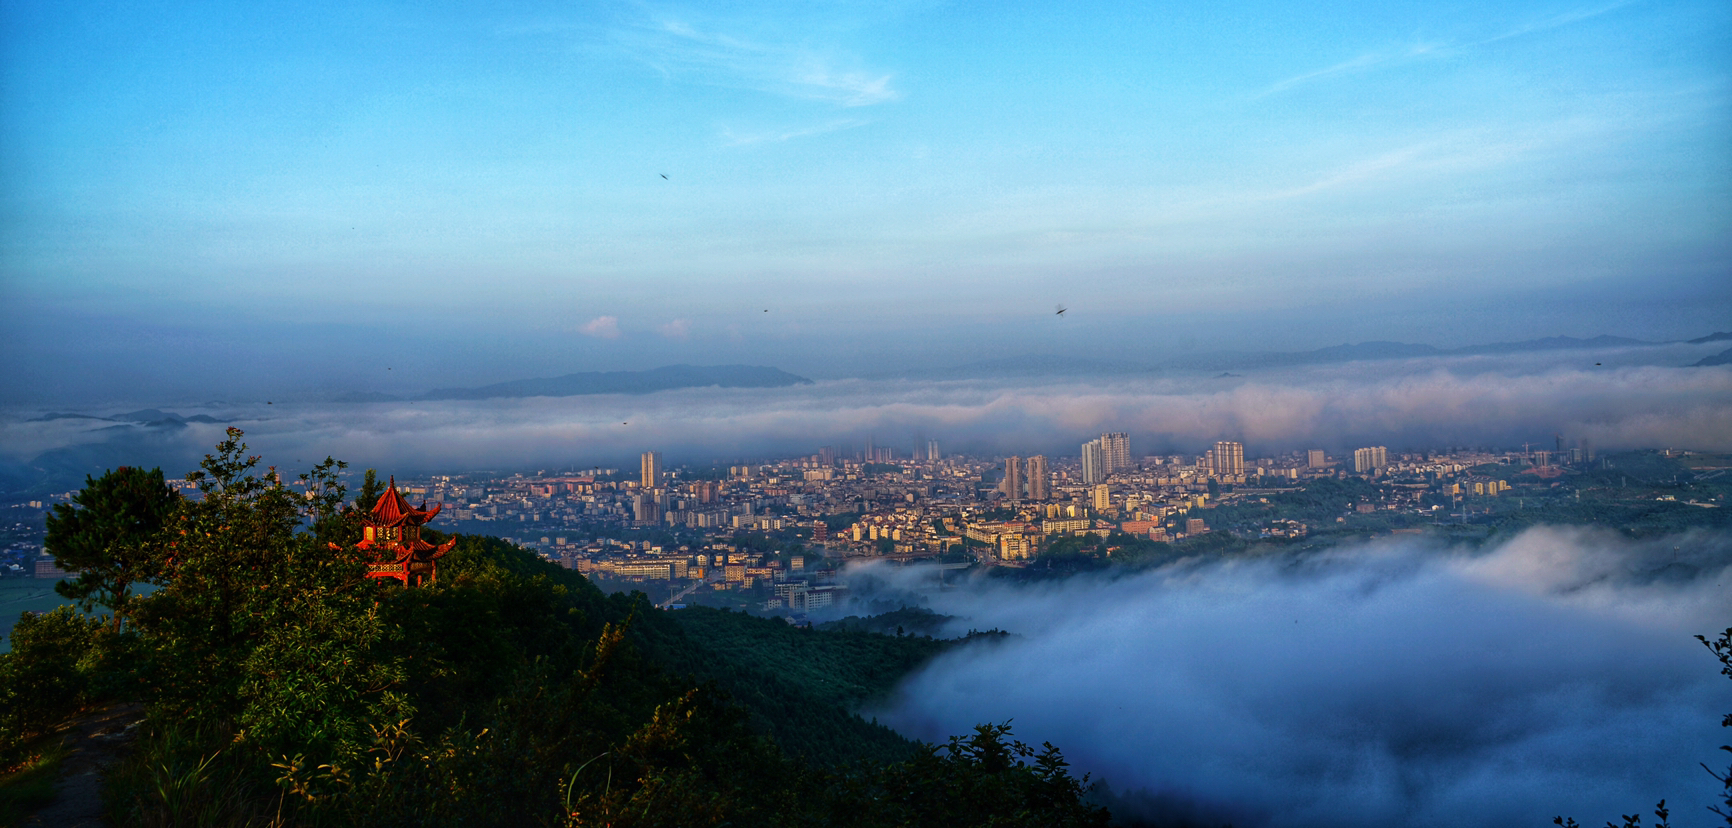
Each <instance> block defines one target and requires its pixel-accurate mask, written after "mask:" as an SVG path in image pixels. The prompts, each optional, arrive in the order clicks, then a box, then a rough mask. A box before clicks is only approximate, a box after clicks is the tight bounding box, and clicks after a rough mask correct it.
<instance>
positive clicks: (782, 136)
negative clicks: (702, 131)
mask: <svg viewBox="0 0 1732 828" xmlns="http://www.w3.org/2000/svg"><path fill="white" fill-rule="evenodd" d="M869 123H871V122H870V121H867V120H865V119H862V118H839V119H837V120H833V121H826V122H824V123H822V124H818V125H816V126H809V127H804V128H801V129H785V130H769V131H763V132H735V131H734V130H733V129H732V128H729V127H722V141H723V143H725V144H727V145H728V146H730V147H743V146H750V145H752V144H763V143H781V142H783V141H792V140H794V139H796V138H810V137H812V136H814V135H824V134H827V133H831V132H840V131H842V130H845V129H853V128H855V127H860V126H865V125H866V124H869Z"/></svg>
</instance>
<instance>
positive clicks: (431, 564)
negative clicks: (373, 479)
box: [355, 477, 457, 586]
mask: <svg viewBox="0 0 1732 828" xmlns="http://www.w3.org/2000/svg"><path fill="white" fill-rule="evenodd" d="M440 508H442V507H441V506H440V505H439V504H437V503H435V504H433V508H431V509H429V508H427V503H426V501H422V503H421V508H419V509H416V508H414V507H412V506H410V505H409V502H408V501H406V500H404V499H403V496H402V495H401V494H398V493H397V478H396V477H392V478H391V485H390V486H388V487H386V489H385V493H384V494H382V495H380V496H379V502H378V503H377V504H375V505H374V506H373V511H372V512H369V513H367V514H365V515H362V516H361V523H362V526H363V527H364V528H363V530H362V531H363V533H364V535H363V537H362V538H361V542H360V543H358V544H356V545H355V548H357V549H360V550H362V551H365V552H368V553H370V558H371V559H370V560H369V561H368V562H367V577H369V578H392V579H395V580H397V581H398V582H400V583H402V584H403V585H404V586H419V585H421V584H428V583H432V582H433V579H434V577H435V576H436V575H437V574H438V567H437V565H436V563H435V562H436V561H438V560H439V559H440V558H443V557H445V553H446V552H449V551H451V547H453V546H455V545H456V544H457V539H456V538H452V539H451V540H448V541H446V542H444V543H442V544H439V545H438V546H434V545H433V544H430V543H428V542H426V541H424V540H421V527H422V525H424V524H425V523H427V521H430V520H432V519H433V516H434V515H437V514H439V510H440Z"/></svg>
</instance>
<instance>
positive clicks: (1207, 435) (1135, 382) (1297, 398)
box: [0, 348, 1732, 472]
mask: <svg viewBox="0 0 1732 828" xmlns="http://www.w3.org/2000/svg"><path fill="white" fill-rule="evenodd" d="M1673 350H1675V349H1670V350H1669V349H1655V348H1644V349H1626V350H1622V351H1606V352H1585V351H1572V352H1568V353H1548V354H1539V355H1519V356H1513V357H1455V358H1427V359H1414V360H1385V361H1376V362H1358V363H1346V364H1336V365H1320V366H1308V367H1302V368H1284V369H1279V370H1274V369H1269V370H1262V371H1255V372H1246V373H1245V374H1244V375H1243V376H1212V375H1201V374H1182V373H1173V374H1162V375H1143V376H1118V377H1113V376H1103V377H1087V378H1068V379H1067V378H1063V377H1046V378H1034V379H976V380H949V381H937V380H919V379H881V380H866V379H846V380H829V381H823V382H819V383H817V384H816V385H806V386H794V387H789V388H775V389H721V388H708V389H686V390H679V391H667V392H661V393H656V394H646V395H635V396H634V395H599V396H584V397H561V398H547V397H539V398H526V399H495V400H480V401H439V402H391V403H369V404H333V403H316V402H293V401H287V400H283V401H271V402H270V403H269V404H265V403H249V404H245V405H237V404H226V403H209V404H197V405H179V406H175V405H173V404H172V403H164V402H151V403H149V404H151V405H153V406H154V407H159V408H163V409H165V410H172V411H174V412H175V413H177V414H180V415H183V416H187V415H193V414H207V415H209V416H212V417H215V418H217V419H219V420H221V421H223V422H224V423H233V424H234V425H236V426H238V427H240V428H242V429H244V430H245V431H246V432H247V439H248V442H249V443H250V444H251V445H252V446H253V448H254V450H255V451H258V452H260V453H262V454H264V455H265V457H266V458H267V461H270V462H278V463H282V464H286V465H290V466H298V465H306V464H309V463H310V462H312V461H314V460H317V459H320V458H323V457H325V456H326V455H332V456H335V457H337V458H339V459H345V460H348V461H350V462H352V463H355V464H357V465H360V466H374V467H378V468H381V469H396V470H400V471H404V472H417V471H418V472H438V471H446V472H454V471H464V470H476V469H512V470H521V469H535V468H548V469H554V468H573V467H584V466H589V465H594V464H618V463H629V461H630V460H631V458H633V457H635V455H636V454H638V453H639V452H643V451H647V450H652V449H653V450H660V451H662V452H663V454H664V456H665V457H667V458H668V459H669V461H670V462H685V461H696V462H710V461H723V462H738V461H740V460H743V459H763V458H767V457H774V456H778V455H783V456H785V455H788V454H807V453H812V452H814V451H816V449H817V447H818V446H821V445H844V446H845V445H850V444H852V445H854V446H856V447H857V446H859V445H861V444H863V443H864V442H865V441H866V440H867V439H873V440H875V442H876V443H877V445H880V446H895V447H898V448H899V449H900V450H901V451H902V452H903V453H904V455H905V454H906V452H907V451H908V450H909V449H912V448H913V447H914V446H915V445H916V444H917V440H921V439H937V440H939V441H940V443H941V444H942V445H943V446H944V447H945V449H946V450H947V451H951V452H956V451H966V452H979V453H999V452H1002V453H1019V454H1033V453H1042V452H1044V453H1048V454H1058V455H1063V454H1075V453H1076V451H1077V448H1076V447H1077V445H1078V444H1080V442H1081V441H1082V440H1084V439H1088V438H1089V437H1091V436H1093V435H1095V434H1098V433H1100V432H1102V431H1128V432H1130V433H1131V435H1132V439H1133V449H1134V450H1135V451H1136V452H1138V453H1189V454H1194V453H1197V452H1200V451H1201V450H1202V448H1203V447H1205V446H1207V445H1208V444H1210V443H1211V442H1213V441H1214V440H1217V439H1234V440H1241V441H1243V442H1244V443H1245V444H1246V446H1247V451H1248V452H1251V453H1253V454H1255V453H1260V452H1266V451H1281V450H1287V449H1298V448H1309V447H1322V448H1328V449H1331V450H1338V449H1344V448H1352V447H1354V446H1359V445H1379V444H1381V445H1388V446H1391V447H1392V448H1397V449H1399V448H1400V447H1407V446H1411V447H1416V448H1424V447H1435V446H1441V445H1506V446H1507V445H1518V444H1520V443H1521V442H1523V441H1527V440H1532V441H1537V442H1542V443H1544V442H1549V440H1550V438H1551V437H1552V435H1554V434H1563V435H1565V436H1566V437H1568V438H1571V439H1587V440H1589V441H1591V442H1592V443H1593V444H1594V445H1595V446H1597V447H1599V448H1601V449H1605V450H1611V449H1617V448H1630V447H1667V446H1672V447H1680V448H1692V449H1701V450H1714V451H1728V450H1732V367H1725V366H1722V367H1712V368H1685V367H1678V366H1677V364H1676V361H1678V360H1681V359H1683V358H1684V357H1687V356H1690V355H1691V354H1687V353H1682V352H1678V353H1673V352H1672V351H1673ZM1661 351H1665V353H1664V354H1661ZM1632 354H1635V355H1636V356H1631V355H1632ZM1656 355H1660V356H1663V357H1665V358H1666V359H1668V360H1671V361H1672V364H1655V361H1654V357H1655V356H1656ZM1637 357H1640V358H1637ZM1596 363H1600V364H1596ZM147 402H148V401H147ZM125 410H126V408H125V407H120V406H116V407H112V408H111V409H100V410H90V411H84V412H81V413H87V414H100V415H104V416H108V415H112V414H115V413H120V412H123V411H125ZM43 413H44V411H42V410H37V409H14V410H11V411H7V412H4V413H3V416H0V461H4V462H9V463H12V464H15V465H18V464H24V465H28V464H30V463H32V462H34V461H35V460H36V459H37V458H39V457H41V456H42V455H43V454H44V453H47V452H56V451H58V452H61V453H62V454H64V453H66V452H67V451H75V452H78V451H81V452H84V453H86V454H89V455H91V456H92V457H98V458H101V457H106V454H104V451H105V449H104V446H111V447H112V448H113V449H114V450H113V451H110V452H108V454H114V455H115V457H114V462H127V460H126V458H125V457H124V456H122V455H124V454H125V453H126V452H128V451H130V452H132V453H134V454H138V455H140V456H144V457H146V458H147V459H150V458H153V457H156V456H163V457H171V456H172V457H173V458H174V462H179V463H190V462H193V461H196V459H197V458H198V456H199V455H200V454H202V453H203V452H204V451H207V450H208V449H209V447H210V446H211V445H213V444H214V443H215V442H216V441H217V439H219V438H220V435H221V431H222V426H221V425H208V424H203V425H201V424H192V425H190V426H188V427H185V428H181V429H173V430H161V429H159V430H156V431H150V430H148V429H139V428H137V427H133V426H116V425H115V424H113V423H109V422H103V421H93V420H77V419H55V420H40V419H36V418H39V417H40V416H41V415H42V414H43ZM147 431H148V432H149V433H145V432H147ZM89 462H95V461H89ZM39 465H40V464H39ZM165 468H166V467H165Z"/></svg>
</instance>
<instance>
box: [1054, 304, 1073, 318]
mask: <svg viewBox="0 0 1732 828" xmlns="http://www.w3.org/2000/svg"><path fill="white" fill-rule="evenodd" d="M1053 307H1056V308H1058V312H1057V313H1055V314H1053V315H1054V316H1064V312H1065V311H1067V310H1070V308H1067V307H1065V306H1064V305H1054V306H1053Z"/></svg>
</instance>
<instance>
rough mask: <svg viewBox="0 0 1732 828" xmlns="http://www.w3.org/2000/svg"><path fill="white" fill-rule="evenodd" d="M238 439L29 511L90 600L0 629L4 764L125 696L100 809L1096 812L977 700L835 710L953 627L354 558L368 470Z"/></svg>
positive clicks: (1064, 772)
mask: <svg viewBox="0 0 1732 828" xmlns="http://www.w3.org/2000/svg"><path fill="white" fill-rule="evenodd" d="M240 437H241V435H240V433H239V432H238V431H234V430H231V431H230V434H229V438H228V439H227V440H226V441H225V442H224V443H222V444H221V445H220V446H219V447H218V450H217V452H216V453H215V454H213V455H211V456H210V457H207V458H206V460H205V462H204V464H203V470H202V471H201V472H197V473H195V474H194V475H193V476H192V477H193V479H194V480H195V481H196V482H197V484H198V487H199V494H198V496H195V497H189V498H181V497H179V496H177V495H174V494H173V493H172V491H171V490H169V489H168V488H167V487H166V486H165V485H164V480H163V478H162V475H161V473H160V472H157V471H152V472H145V471H142V470H138V469H120V470H116V471H113V472H110V473H109V474H107V475H105V476H104V477H103V478H101V479H96V480H91V481H89V485H88V486H87V487H86V489H85V490H84V492H83V493H81V494H80V496H79V497H78V498H76V499H75V501H74V503H73V504H72V505H70V506H65V507H61V508H60V509H59V510H57V512H56V514H55V515H54V517H52V518H51V519H50V535H49V545H50V551H51V552H53V553H54V554H56V555H57V556H58V557H60V559H61V560H62V561H63V562H64V563H66V564H68V565H76V566H77V567H78V568H79V569H80V570H82V573H83V574H82V575H81V576H80V577H79V578H77V579H75V580H69V581H67V582H65V589H64V590H63V591H64V593H65V594H66V595H67V596H68V597H70V598H73V599H75V600H77V601H78V602H80V603H82V604H83V605H84V607H85V608H86V609H95V608H97V607H101V608H103V609H104V610H105V611H106V615H103V616H99V617H95V618H91V617H87V616H84V615H81V614H79V613H77V612H74V611H72V609H71V608H63V609H61V610H57V611H55V612H53V613H49V614H46V615H42V616H37V617H33V618H26V619H23V620H22V621H21V622H20V623H19V624H18V626H17V627H16V628H15V629H14V631H13V639H12V651H11V652H10V653H8V654H5V655H3V656H0V696H3V698H0V711H3V713H0V750H3V752H4V755H3V757H0V758H3V759H4V764H5V769H6V771H7V773H8V774H10V775H11V776H13V777H20V776H28V775H29V774H30V773H32V772H36V773H38V774H40V773H41V772H42V769H43V768H45V767H48V766H50V765H51V764H52V762H53V759H54V750H55V749H54V747H53V745H52V740H53V732H54V731H55V729H56V727H57V726H58V725H59V724H60V723H61V722H63V721H65V720H66V719H67V718H68V717H70V716H74V715H76V714H78V713H79V712H80V711H84V710H90V709H94V708H98V707H103V706H108V705H113V704H116V703H123V702H134V703H138V704H141V705H142V706H143V710H144V719H143V722H142V724H141V725H140V734H141V735H140V736H139V738H138V742H137V747H136V749H135V750H134V751H133V752H132V754H131V755H130V756H129V757H128V758H127V759H126V760H125V761H123V762H122V763H121V764H120V765H118V766H117V767H115V768H114V769H112V771H111V773H110V774H109V779H108V781H107V783H106V789H105V790H106V793H105V803H106V808H107V812H108V816H109V818H110V820H111V822H113V823H115V824H123V825H192V824H197V825H319V826H325V825H331V826H342V825H361V824H366V825H401V826H418V825H429V826H431V825H457V824H462V825H478V826H489V825H499V826H507V825H510V826H516V825H564V826H591V825H609V826H653V825H682V826H683V825H716V826H719V825H767V826H775V825H833V826H861V828H865V827H866V826H890V825H946V826H951V825H984V824H992V825H1004V826H1016V825H1027V826H1064V825H1105V824H1106V823H1107V821H1108V815H1107V813H1106V812H1105V811H1104V810H1102V809H1100V808H1098V807H1095V806H1093V805H1091V804H1089V803H1088V802H1087V801H1086V798H1085V793H1086V791H1085V784H1086V779H1078V778H1075V777H1073V776H1072V775H1071V774H1070V773H1069V771H1068V769H1067V766H1066V764H1065V761H1064V759H1063V757H1062V755H1061V754H1060V753H1059V751H1058V750H1057V749H1056V748H1053V747H1052V746H1050V745H1047V746H1044V747H1043V748H1030V747H1028V746H1025V745H1022V744H1020V743H1018V742H1016V741H1015V740H1014V738H1013V737H1012V734H1011V733H1010V731H1009V727H1008V726H1007V725H1004V724H992V723H983V724H981V725H980V726H979V727H977V728H976V729H975V731H974V732H973V733H970V734H963V735H959V736H957V737H953V738H952V739H951V740H950V741H949V743H948V744H945V745H937V746H935V745H926V744H917V743H913V742H909V741H907V740H905V739H903V738H902V737H900V736H898V735H897V734H896V733H894V732H892V731H890V730H889V729H887V728H884V727H882V726H879V725H877V724H875V723H873V722H869V721H865V720H862V719H861V718H860V717H859V716H858V715H855V714H854V713H853V710H855V709H856V708H857V707H858V705H860V704H861V703H862V702H865V701H867V700H869V699H871V698H873V697H875V696H876V695H878V694H881V693H884V692H886V691H887V690H888V689H889V688H890V687H891V686H892V684H893V683H894V682H895V681H896V679H897V678H898V677H899V676H901V675H902V674H904V673H905V672H907V671H908V670H910V669H912V668H913V667H915V666H917V665H918V664H920V663H922V662H923V661H924V660H925V659H927V658H929V657H931V656H932V655H934V654H936V653H937V652H939V651H940V650H942V649H944V648H945V647H949V646H958V645H957V644H955V643H953V642H942V641H934V640H931V639H927V638H916V637H912V636H885V635H880V634H876V633H869V632H863V631H846V630H844V631H822V630H812V629H794V628H791V627H788V626H787V625H786V624H783V623H781V622H779V621H771V620H765V619H757V618H750V617H747V616H744V615H740V614H738V613H727V612H722V611H716V610H705V609H692V610H685V611H682V612H679V613H668V612H662V611H658V610H655V609H653V608H652V606H651V605H650V604H649V603H648V602H647V601H645V600H644V599H643V597H642V596H641V595H630V594H616V595H611V596H608V595H603V594H602V593H601V592H600V591H599V590H597V589H596V588H595V587H594V586H592V585H591V584H589V583H588V582H587V581H586V580H585V579H584V578H583V577H582V576H580V575H578V574H576V573H573V572H569V571H566V570H563V569H561V568H559V567H556V566H553V565H552V564H549V563H547V562H545V561H542V560H541V559H539V558H538V557H536V556H534V555H532V554H530V553H528V552H525V551H523V550H521V549H518V548H516V547H514V546H511V545H509V544H506V543H504V542H502V541H499V540H496V539H492V538H483V537H464V538H461V539H459V540H458V542H457V543H456V545H455V546H454V547H453V548H452V549H451V551H450V553H449V554H448V555H447V556H446V557H445V558H444V559H443V560H441V561H440V563H439V573H438V579H437V581H436V582H435V583H433V584H431V585H426V586H421V587H416V588H411V589H405V588H402V587H400V586H398V585H396V584H394V583H389V582H387V583H381V582H380V581H379V580H378V579H369V578H366V577H365V572H366V564H365V561H364V560H363V559H362V557H361V555H360V553H358V552H357V551H355V547H354V543H355V541H356V540H357V539H358V538H359V537H360V521H359V515H360V513H361V512H362V511H363V510H365V509H366V508H367V507H368V506H370V505H371V503H372V500H373V499H376V498H377V497H378V494H379V492H378V491H377V488H376V487H374V486H372V485H367V486H364V487H363V489H362V491H360V492H359V493H357V495H358V496H357V497H355V498H354V499H353V500H350V499H349V496H348V495H349V493H348V492H345V491H344V490H343V488H342V487H341V486H340V485H339V484H338V483H337V472H338V470H339V469H340V468H341V464H337V463H334V462H330V461H327V462H326V463H325V464H321V465H320V466H318V467H316V468H314V469H313V470H312V471H310V472H309V473H307V474H305V475H302V476H301V478H300V480H299V481H298V483H297V484H286V483H285V482H284V479H283V478H282V477H281V476H279V475H277V474H276V473H275V472H274V470H272V471H265V470H262V469H260V468H259V467H258V466H257V465H256V464H257V458H251V457H248V456H247V455H246V448H245V446H244V444H242V443H241V442H240ZM142 584H151V585H154V587H155V588H154V590H152V591H149V592H148V594H140V593H139V590H138V587H139V585H142ZM963 646H965V645H963ZM28 805H29V803H28V801H24V802H18V801H11V802H10V804H8V803H6V802H0V808H5V807H11V808H12V809H13V810H14V813H12V814H11V816H12V817H14V818H15V817H16V816H17V814H18V812H19V811H18V809H20V808H27V807H28ZM3 816H5V815H4V814H0V817H3Z"/></svg>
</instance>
